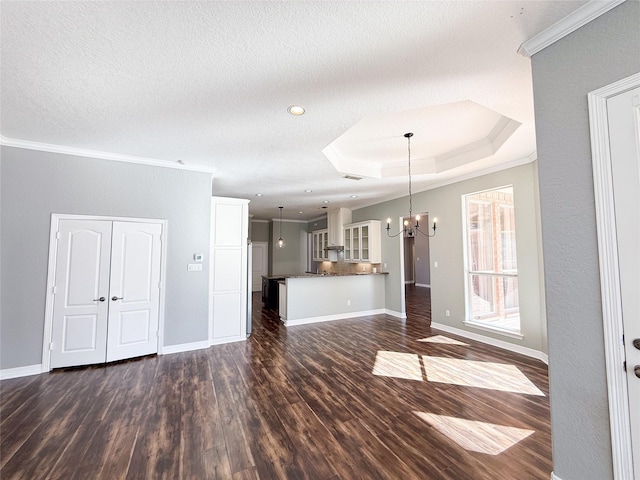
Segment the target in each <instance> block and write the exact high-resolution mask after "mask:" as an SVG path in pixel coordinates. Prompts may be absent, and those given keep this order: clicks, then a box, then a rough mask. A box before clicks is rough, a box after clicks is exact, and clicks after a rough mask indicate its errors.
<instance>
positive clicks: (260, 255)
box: [251, 242, 269, 292]
mask: <svg viewBox="0 0 640 480" xmlns="http://www.w3.org/2000/svg"><path fill="white" fill-rule="evenodd" d="M251 255H252V258H253V260H252V262H251V268H252V272H251V279H252V291H254V292H259V291H260V289H261V288H262V276H263V275H267V273H268V272H267V265H268V260H269V244H268V243H267V242H253V243H252V246H251Z"/></svg>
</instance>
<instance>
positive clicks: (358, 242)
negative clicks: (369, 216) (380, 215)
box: [343, 220, 382, 263]
mask: <svg viewBox="0 0 640 480" xmlns="http://www.w3.org/2000/svg"><path fill="white" fill-rule="evenodd" d="M380 223H381V222H380V220H367V221H366V222H358V223H351V224H349V225H345V226H344V229H343V230H344V261H345V262H354V263H380V262H381V261H382V248H381V244H380V243H381V240H380V238H381V236H380V233H381V227H380Z"/></svg>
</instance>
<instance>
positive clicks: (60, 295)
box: [50, 220, 162, 368]
mask: <svg viewBox="0 0 640 480" xmlns="http://www.w3.org/2000/svg"><path fill="white" fill-rule="evenodd" d="M161 234H162V225H161V224H159V223H138V222H118V221H110V220H60V222H59V228H58V234H57V248H56V266H55V283H54V285H55V287H54V304H53V322H52V335H51V346H50V349H51V359H50V360H51V368H59V367H67V366H75V365H89V364H94V363H104V362H111V361H115V360H121V359H124V358H132V357H137V356H141V355H147V354H151V353H155V352H157V351H158V337H157V332H158V321H159V300H160V265H161V248H160V241H161Z"/></svg>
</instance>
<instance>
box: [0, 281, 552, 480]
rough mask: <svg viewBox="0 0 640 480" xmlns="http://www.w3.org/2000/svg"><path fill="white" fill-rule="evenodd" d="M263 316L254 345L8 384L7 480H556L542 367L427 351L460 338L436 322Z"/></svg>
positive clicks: (459, 348) (480, 354)
mask: <svg viewBox="0 0 640 480" xmlns="http://www.w3.org/2000/svg"><path fill="white" fill-rule="evenodd" d="M412 293H413V294H414V295H417V296H419V297H420V298H421V299H422V301H424V299H425V294H427V293H428V292H427V291H426V289H422V288H418V289H415V288H414V291H413V292H409V294H412ZM410 303H411V302H410ZM261 307H262V305H261V302H260V299H259V296H258V294H254V297H253V311H254V319H253V325H254V333H253V335H252V336H251V338H250V339H249V340H248V341H247V342H239V343H234V344H227V345H220V346H214V347H211V348H208V349H206V350H199V351H195V352H188V353H180V354H173V355H165V356H159V357H148V358H143V359H140V360H136V361H129V362H125V363H120V364H114V365H109V366H105V367H93V368H85V369H77V370H71V371H61V372H54V373H49V374H42V375H37V376H31V377H24V378H18V379H11V380H4V381H2V382H0V389H1V391H0V393H1V397H0V414H1V419H0V455H1V464H0V465H1V470H0V478H2V479H3V480H7V479H120V478H131V479H139V478H166V479H214V478H220V479H237V480H240V479H255V478H261V479H269V480H270V479H326V480H339V479H342V480H345V479H455V480H464V479H501V480H504V479H518V480H521V479H545V480H546V479H548V478H549V475H550V472H551V470H552V465H551V440H550V428H549V400H548V387H547V369H546V366H545V365H544V364H543V363H541V362H539V361H537V360H532V359H529V358H526V357H523V356H520V355H516V354H513V353H510V352H507V351H503V350H500V349H496V348H493V347H490V346H486V345H483V344H479V343H476V342H473V341H469V340H466V339H462V338H457V340H459V341H460V342H462V343H464V344H467V345H466V346H465V345H455V344H450V343H434V342H429V341H424V340H425V339H428V338H430V339H431V340H438V341H440V342H443V341H445V342H446V341H451V340H452V339H453V340H455V339H456V338H455V337H454V336H452V335H449V334H445V333H443V332H438V331H435V330H432V329H431V328H429V326H428V323H429V321H428V319H427V318H426V316H425V315H426V314H425V309H424V308H417V310H418V311H417V312H415V311H414V310H413V308H412V307H410V308H409V309H408V312H409V314H408V319H407V321H406V322H403V321H400V320H398V319H396V318H393V317H388V316H385V315H378V316H372V317H365V318H359V319H352V320H343V321H334V322H327V323H321V324H314V325H305V326H298V327H293V328H289V329H287V328H285V327H284V326H282V325H280V324H279V323H278V322H277V318H276V315H275V312H273V311H262V309H261ZM427 311H428V308H427ZM438 335H442V336H441V337H440V336H438ZM421 340H423V341H421ZM495 364H503V365H498V366H495ZM476 367H477V368H476ZM509 372H511V373H513V374H514V375H516V377H517V376H518V373H520V372H521V373H520V376H521V377H523V378H520V379H519V380H514V381H511V380H509V379H508V378H506V376H508V375H510V374H511V373H509ZM476 380H479V381H480V384H478V385H475V384H474V383H473V382H475V381H476ZM494 381H495V382H497V383H496V384H495V388H493V387H491V388H487V386H488V385H489V386H491V385H492V384H491V383H490V382H494ZM465 382H466V383H465ZM469 382H471V384H473V385H475V386H473V385H469V384H468V383H469ZM482 382H484V383H482ZM487 382H489V383H487ZM514 382H515V383H514ZM518 382H520V383H518ZM523 382H524V387H519V386H518V385H520V384H522V383H523ZM527 382H529V384H527ZM514 385H515V386H514ZM536 387H537V389H539V393H536V391H537V389H536ZM520 388H523V390H519V389H520ZM542 394H544V395H542ZM505 429H506V430H507V431H506V433H505V431H503V430H505ZM509 445H510V446H509ZM505 446H506V448H505Z"/></svg>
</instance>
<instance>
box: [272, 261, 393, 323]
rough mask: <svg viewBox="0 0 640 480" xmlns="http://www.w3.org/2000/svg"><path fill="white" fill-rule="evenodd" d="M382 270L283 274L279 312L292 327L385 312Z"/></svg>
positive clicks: (283, 319) (384, 275) (282, 318)
mask: <svg viewBox="0 0 640 480" xmlns="http://www.w3.org/2000/svg"><path fill="white" fill-rule="evenodd" d="M387 275H388V274H387V273H386V272H385V273H339V274H330V275H322V274H320V275H316V274H305V275H286V276H285V277H284V280H280V283H279V285H280V291H279V315H280V319H281V320H282V322H283V323H284V324H285V325H286V326H287V327H291V326H294V325H304V324H307V323H316V322H326V321H330V320H340V319H344V318H353V317H363V316H366V315H377V314H381V313H385V288H384V286H385V285H384V284H385V278H386V276H387Z"/></svg>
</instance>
